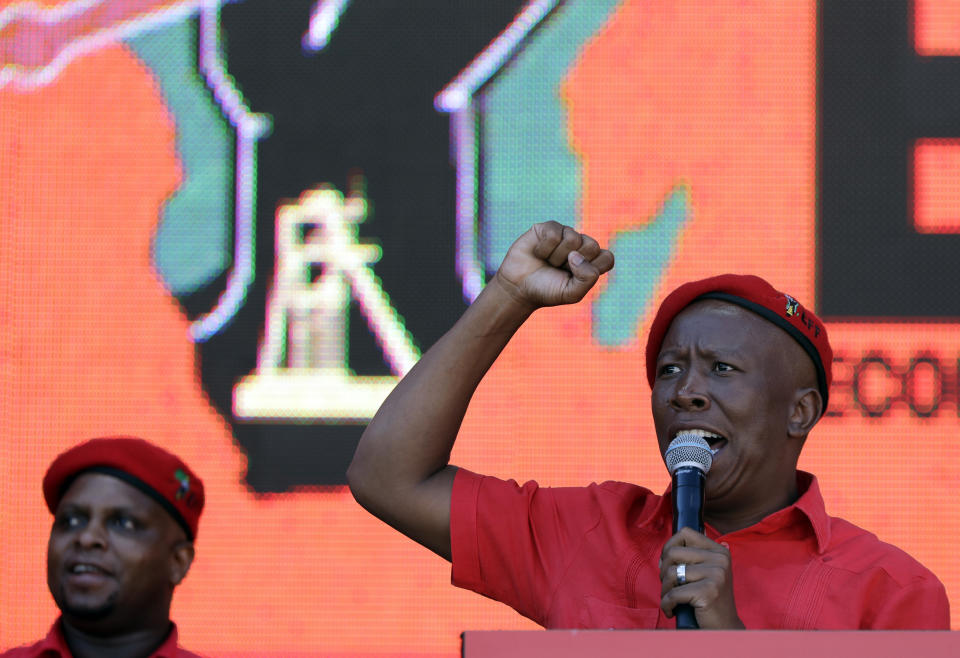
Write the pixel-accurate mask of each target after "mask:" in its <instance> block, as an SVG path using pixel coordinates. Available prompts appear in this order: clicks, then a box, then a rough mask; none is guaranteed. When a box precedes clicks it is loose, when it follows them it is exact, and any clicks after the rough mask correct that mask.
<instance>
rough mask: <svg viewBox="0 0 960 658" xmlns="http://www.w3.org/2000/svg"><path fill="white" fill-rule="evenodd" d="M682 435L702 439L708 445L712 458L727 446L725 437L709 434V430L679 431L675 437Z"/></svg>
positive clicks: (713, 433) (714, 433)
mask: <svg viewBox="0 0 960 658" xmlns="http://www.w3.org/2000/svg"><path fill="white" fill-rule="evenodd" d="M684 434H686V435H688V436H699V437H700V438H702V439H703V440H704V441H706V442H707V443H708V444H709V445H710V452H712V453H713V455H714V456H716V455H717V453H718V452H720V451H721V450H723V447H724V446H725V445H727V438H726V437H725V436H721V435H720V434H717V433H716V432H711V431H709V430H701V429H691V430H680V431H679V432H677V436H681V435H684Z"/></svg>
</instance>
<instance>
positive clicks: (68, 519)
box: [57, 514, 86, 530]
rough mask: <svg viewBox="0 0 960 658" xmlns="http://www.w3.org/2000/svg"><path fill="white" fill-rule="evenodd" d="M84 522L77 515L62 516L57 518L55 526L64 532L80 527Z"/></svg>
mask: <svg viewBox="0 0 960 658" xmlns="http://www.w3.org/2000/svg"><path fill="white" fill-rule="evenodd" d="M85 520H86V519H85V518H84V517H83V516H81V515H79V514H62V515H60V516H59V517H58V518H57V525H58V526H60V527H61V528H64V529H66V530H73V529H76V528H79V527H80V526H82V525H83V523H84V521H85Z"/></svg>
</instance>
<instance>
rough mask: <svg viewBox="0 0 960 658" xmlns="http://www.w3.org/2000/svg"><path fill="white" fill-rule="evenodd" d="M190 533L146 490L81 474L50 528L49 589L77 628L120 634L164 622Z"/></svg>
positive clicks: (92, 475) (103, 477)
mask: <svg viewBox="0 0 960 658" xmlns="http://www.w3.org/2000/svg"><path fill="white" fill-rule="evenodd" d="M185 539H186V536H185V533H184V532H183V530H182V529H181V528H180V527H179V526H177V524H176V522H175V521H173V519H172V518H170V516H169V515H168V514H167V513H166V512H165V511H164V510H163V509H162V508H161V507H160V506H159V505H158V504H157V503H156V502H155V501H153V500H152V499H151V498H150V497H148V496H147V495H146V494H144V493H142V492H141V491H139V490H137V489H136V488H134V487H133V486H131V485H129V484H127V483H125V482H123V481H121V480H119V479H117V478H114V477H112V476H109V475H105V474H101V473H95V472H91V473H84V474H81V475H80V476H79V477H78V478H77V479H76V480H75V481H74V482H73V483H72V484H71V485H70V487H69V488H68V489H67V492H66V493H65V494H64V496H63V498H62V499H61V500H60V504H59V505H58V506H57V510H56V514H55V518H54V523H53V527H52V529H51V531H50V541H49V544H48V552H47V582H48V585H49V587H50V592H51V594H53V598H54V600H55V601H56V603H57V605H58V606H59V607H60V609H61V611H62V612H63V614H64V617H65V618H66V619H67V620H69V621H70V622H71V623H73V624H74V625H75V626H77V627H78V628H82V629H86V630H95V631H100V630H102V631H105V632H123V631H125V630H131V629H135V628H136V627H138V626H139V627H143V626H146V625H150V624H158V623H163V622H164V621H165V620H166V619H167V616H168V614H169V605H170V598H171V596H172V593H173V587H174V585H175V582H173V581H174V580H178V578H177V573H178V572H177V569H178V568H179V565H178V564H177V559H176V553H177V546H178V545H181V544H183V543H184V542H185ZM190 551H191V553H190V554H191V556H192V549H190ZM186 566H187V567H189V563H188V564H187V565H186ZM184 573H185V571H184ZM131 627H132V628H131Z"/></svg>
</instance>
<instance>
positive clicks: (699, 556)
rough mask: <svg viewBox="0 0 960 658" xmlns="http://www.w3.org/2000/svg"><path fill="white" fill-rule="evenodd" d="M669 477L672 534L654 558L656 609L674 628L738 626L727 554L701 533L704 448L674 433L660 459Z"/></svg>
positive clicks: (708, 457) (709, 459)
mask: <svg viewBox="0 0 960 658" xmlns="http://www.w3.org/2000/svg"><path fill="white" fill-rule="evenodd" d="M665 458H666V462H667V469H668V470H669V471H670V474H671V476H672V478H673V530H674V535H673V537H671V538H670V540H669V541H667V543H666V544H664V547H663V552H662V553H661V558H660V582H661V590H660V593H661V597H662V598H661V600H660V607H661V608H662V609H663V611H664V612H665V613H666V614H667V616H668V617H670V616H675V617H676V618H677V628H678V629H681V630H682V629H695V628H701V627H702V628H743V627H744V626H743V622H742V621H740V618H739V616H738V615H737V608H736V603H735V602H734V597H733V577H732V569H731V561H730V551H729V550H728V549H727V548H726V547H724V546H721V545H720V544H718V543H716V542H714V541H712V540H711V539H709V538H707V537H706V536H705V535H704V534H702V533H703V500H704V484H705V481H706V475H707V472H708V471H709V470H710V466H711V465H712V463H713V455H712V453H711V451H710V445H709V444H708V443H707V442H706V441H705V440H704V439H703V437H701V436H698V435H697V434H695V433H680V434H678V435H677V437H676V438H675V439H674V440H673V441H671V442H670V445H669V447H668V448H667V452H666V455H665Z"/></svg>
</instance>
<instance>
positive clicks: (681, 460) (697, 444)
mask: <svg viewBox="0 0 960 658" xmlns="http://www.w3.org/2000/svg"><path fill="white" fill-rule="evenodd" d="M664 460H665V461H666V462H667V470H668V471H670V475H673V473H674V471H676V470H677V469H678V468H680V467H681V466H692V467H694V468H699V469H700V470H701V471H703V472H704V473H707V472H709V471H710V467H711V466H712V465H713V453H712V452H711V451H710V444H709V443H707V440H706V439H704V438H703V437H702V436H698V435H696V434H693V433H690V432H680V433H679V434H677V436H676V438H675V439H674V440H673V441H671V442H670V445H669V446H667V454H666V455H664Z"/></svg>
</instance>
